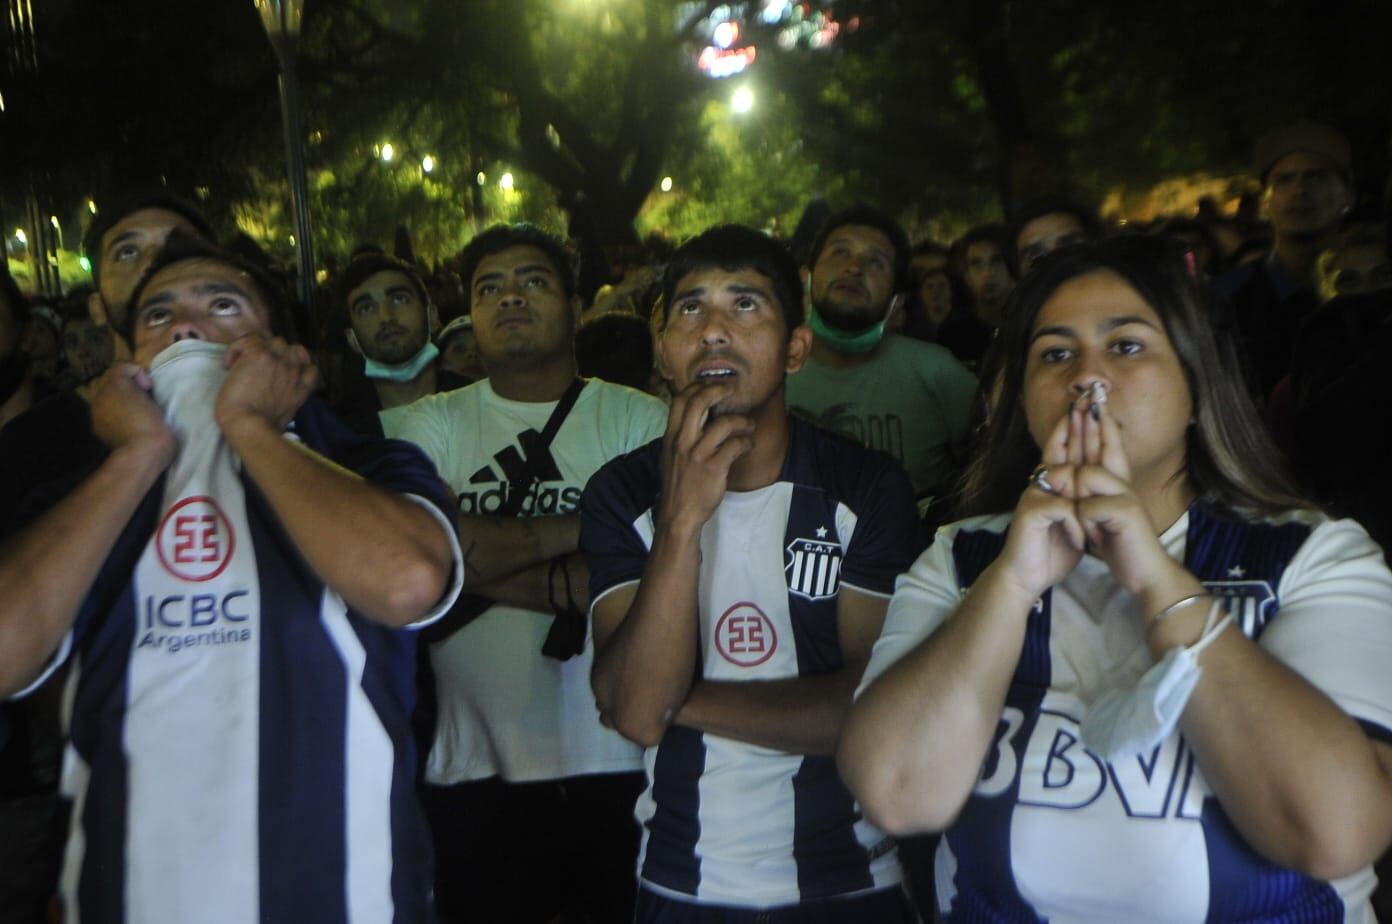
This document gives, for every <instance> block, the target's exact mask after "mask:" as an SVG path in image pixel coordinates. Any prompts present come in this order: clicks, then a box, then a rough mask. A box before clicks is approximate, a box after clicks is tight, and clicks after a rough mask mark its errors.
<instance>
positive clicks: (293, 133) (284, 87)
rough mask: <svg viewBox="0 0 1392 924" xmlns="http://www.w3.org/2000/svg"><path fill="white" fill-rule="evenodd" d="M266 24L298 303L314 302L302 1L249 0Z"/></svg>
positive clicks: (308, 305) (309, 303)
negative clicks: (275, 76)
mask: <svg viewBox="0 0 1392 924" xmlns="http://www.w3.org/2000/svg"><path fill="white" fill-rule="evenodd" d="M252 4H253V5H254V6H255V7H256V12H257V13H259V14H260V15H261V25H263V26H265V27H266V37H267V38H269V39H270V40H271V49H272V50H273V51H274V52H275V56H276V62H277V63H278V64H279V65H280V114H281V125H282V127H283V128H284V131H285V161H286V167H287V170H288V172H289V174H290V204H291V206H292V207H293V209H294V212H295V255H296V268H297V270H298V273H297V279H296V282H297V288H298V290H299V295H300V302H301V303H302V304H303V305H304V307H305V309H306V310H308V309H309V308H310V307H311V306H312V305H313V304H314V247H313V244H312V236H311V234H310V227H309V183H308V182H307V181H306V179H305V165H304V129H303V128H301V124H300V82H299V79H298V78H297V77H296V75H295V49H296V47H297V46H298V45H299V40H300V18H301V16H302V15H303V13H304V0H252Z"/></svg>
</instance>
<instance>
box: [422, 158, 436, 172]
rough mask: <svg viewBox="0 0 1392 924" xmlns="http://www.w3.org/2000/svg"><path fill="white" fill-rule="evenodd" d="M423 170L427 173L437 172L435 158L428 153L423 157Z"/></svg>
mask: <svg viewBox="0 0 1392 924" xmlns="http://www.w3.org/2000/svg"><path fill="white" fill-rule="evenodd" d="M421 170H423V171H424V172H426V173H434V172H435V158H434V157H432V156H431V155H429V154H427V155H425V156H424V157H422V158H421Z"/></svg>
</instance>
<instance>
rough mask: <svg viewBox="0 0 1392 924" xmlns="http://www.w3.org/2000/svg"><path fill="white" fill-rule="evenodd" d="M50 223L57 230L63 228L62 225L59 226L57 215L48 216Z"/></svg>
mask: <svg viewBox="0 0 1392 924" xmlns="http://www.w3.org/2000/svg"><path fill="white" fill-rule="evenodd" d="M48 223H49V224H51V225H53V227H55V228H61V227H62V225H60V224H58V216H57V215H50V216H48Z"/></svg>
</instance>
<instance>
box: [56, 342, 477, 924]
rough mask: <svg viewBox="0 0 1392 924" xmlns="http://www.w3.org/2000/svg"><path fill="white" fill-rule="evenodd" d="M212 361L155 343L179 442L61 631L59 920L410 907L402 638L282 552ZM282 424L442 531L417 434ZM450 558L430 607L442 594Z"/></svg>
mask: <svg viewBox="0 0 1392 924" xmlns="http://www.w3.org/2000/svg"><path fill="white" fill-rule="evenodd" d="M175 346H176V347H180V346H182V345H181V344H176V345H175ZM200 348H201V349H200ZM221 364H222V349H221V348H216V347H213V346H212V345H209V344H201V343H195V342H190V343H189V345H188V347H186V348H183V349H179V350H174V349H173V348H171V350H167V351H165V352H164V353H161V354H160V355H159V356H158V357H156V362H155V364H154V368H153V370H152V375H153V378H154V382H155V397H156V400H157V401H158V402H159V403H160V405H161V406H162V407H163V408H164V409H165V412H166V416H167V417H168V418H169V420H170V423H171V426H172V427H173V429H174V431H175V434H176V436H177V437H178V440H179V451H178V454H177V457H176V460H175V462H174V463H173V465H172V466H171V467H170V469H169V470H168V471H167V472H166V473H165V475H164V476H163V477H162V479H161V480H160V482H159V483H158V484H156V485H155V487H154V488H153V489H152V491H151V492H150V494H149V495H148V496H147V497H146V498H145V500H144V501H143V503H142V504H141V506H140V508H139V510H138V511H137V513H136V514H135V516H134V517H133V518H132V520H131V522H130V524H129V525H128V527H127V528H126V530H125V532H124V533H123V534H122V535H121V537H120V539H119V540H118V541H117V543H116V544H115V546H114V547H113V549H112V550H111V553H110V556H109V558H108V559H107V561H106V563H105V564H104V565H103V567H102V569H101V572H100V574H99V576H98V578H97V580H96V582H95V583H94V585H93V587H92V590H91V592H90V594H89V596H88V597H87V599H86V601H85V603H84V604H83V606H82V608H81V610H80V612H79V615H78V618H77V621H76V623H75V625H74V629H73V632H72V633H71V635H70V637H69V642H67V643H65V645H64V652H65V653H67V652H70V654H71V659H72V662H73V664H72V667H73V672H72V676H71V682H70V686H69V691H68V713H69V715H68V719H69V725H70V733H71V743H70V746H69V751H68V754H67V756H66V760H65V768H64V786H65V789H66V791H67V793H68V794H69V795H70V796H71V797H72V798H73V799H74V812H73V821H72V831H71V834H70V837H69V842H68V851H67V857H66V861H65V866H64V873H63V880H62V892H63V898H64V901H65V905H66V913H67V915H68V920H70V921H83V920H86V921H101V922H121V921H129V922H133V924H134V922H139V924H150V922H156V924H159V922H171V924H172V922H181V924H183V922H189V921H198V922H216V924H224V922H225V924H253V922H266V921H284V922H345V921H351V922H393V921H395V922H417V921H426V920H427V919H428V902H429V892H430V884H431V868H430V856H429V840H428V834H427V831H426V829H425V827H424V819H423V818H422V817H421V816H420V813H419V810H418V808H417V806H416V802H415V794H414V760H415V757H414V754H413V746H412V738H411V730H410V725H409V722H408V716H409V713H410V710H411V708H412V705H413V699H414V666H415V645H416V640H415V637H414V635H413V634H412V633H410V632H406V631H401V630H393V629H390V628H387V627H385V626H382V625H379V624H377V623H374V622H371V621H369V620H367V619H364V618H363V617H361V616H359V615H358V614H356V613H355V612H353V611H352V610H350V609H348V608H347V606H346V604H345V603H344V601H343V600H342V598H341V597H339V596H338V595H337V594H336V593H334V592H333V591H332V590H330V589H328V588H327V587H325V586H324V585H323V584H322V583H321V581H320V580H319V578H318V577H317V576H316V575H315V573H314V572H313V571H312V570H311V569H310V567H309V566H308V565H307V564H306V563H305V561H304V559H303V558H302V557H301V556H300V554H299V552H298V551H297V550H296V548H295V546H294V545H293V543H292V542H291V540H290V539H289V537H288V536H287V535H286V533H285V532H284V530H283V528H282V527H281V525H280V522H279V521H278V519H277V517H276V516H275V514H274V513H273V512H272V511H271V509H270V507H269V506H268V505H267V503H266V500H265V499H264V497H263V496H262V495H261V493H260V492H259V491H258V489H257V487H256V485H255V484H254V483H252V482H251V480H250V479H248V478H246V477H245V476H244V475H243V474H242V472H241V466H240V462H239V461H238V460H237V459H236V457H235V456H234V455H233V453H232V452H231V450H230V449H229V448H228V446H227V444H226V443H225V442H224V441H223V440H222V439H221V435H220V433H219V432H218V430H217V428H216V425H215V424H214V422H213V418H212V402H213V400H214V399H215V397H216V392H217V386H218V384H219V383H220V382H221V378H222V376H223V375H224V374H225V373H222V371H221ZM293 434H294V437H291V438H298V439H299V440H300V441H301V442H302V443H303V444H304V445H306V446H307V447H309V448H312V449H314V450H316V451H317V452H319V453H321V454H323V455H325V456H326V457H328V458H330V459H332V460H333V461H335V462H337V463H338V464H340V465H342V466H344V467H345V468H347V469H350V470H352V471H355V472H357V473H358V474H360V475H362V476H363V477H364V478H366V479H368V480H369V481H372V482H374V483H376V484H378V485H381V486H383V487H386V488H388V489H391V490H394V491H400V492H403V493H408V496H410V497H411V498H412V499H413V500H417V501H419V502H420V503H421V504H422V505H423V506H424V507H425V509H427V510H429V511H431V512H432V513H433V514H434V515H435V516H436V517H437V519H438V520H439V521H440V523H441V527H442V529H444V530H445V531H446V532H447V534H448V535H449V536H450V537H451V540H450V541H451V542H452V543H454V542H455V540H454V532H453V527H452V524H451V521H450V519H449V517H450V516H451V515H452V513H453V504H452V503H451V500H450V498H449V497H448V495H447V494H445V493H444V492H443V491H442V490H441V487H440V482H439V479H438V477H437V476H436V475H435V472H434V470H433V469H432V467H431V466H430V464H429V463H428V462H427V461H426V459H425V458H424V456H422V455H421V454H420V452H419V451H417V450H416V449H415V448H414V447H411V446H409V445H407V444H405V443H397V442H386V441H381V440H367V439H363V438H359V437H356V436H354V435H352V434H351V433H349V432H348V431H347V430H346V429H344V428H343V427H342V425H340V424H338V423H337V422H336V421H334V420H332V419H331V418H330V417H328V416H327V415H326V414H325V413H324V412H323V411H322V410H321V409H319V408H318V407H317V406H316V405H314V404H313V403H310V404H307V405H306V406H305V407H304V408H303V409H302V410H301V411H300V413H299V415H297V417H296V418H295V421H294V424H293ZM455 556H456V558H455V569H454V570H455V579H454V580H453V582H452V587H451V590H450V593H449V594H447V595H446V598H445V599H443V600H442V601H441V604H440V606H439V607H437V611H436V612H437V613H439V612H443V609H444V608H445V607H447V606H448V605H449V604H450V602H451V601H452V600H453V598H454V597H455V596H456V595H457V594H458V591H459V584H460V573H461V568H460V560H459V557H458V546H457V543H455ZM432 615H434V614H432ZM41 679H42V678H41Z"/></svg>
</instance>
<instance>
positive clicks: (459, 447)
mask: <svg viewBox="0 0 1392 924" xmlns="http://www.w3.org/2000/svg"><path fill="white" fill-rule="evenodd" d="M555 407H556V402H554V401H548V402H544V403H534V402H522V401H509V400H507V399H505V398H501V397H499V396H498V395H497V393H496V392H494V391H493V388H492V385H491V384H490V383H489V381H488V380H487V379H483V380H481V381H479V382H475V383H474V384H473V385H469V386H467V387H465V388H461V389H458V390H456V391H451V392H446V393H444V394H439V395H429V396H427V397H425V398H422V399H421V400H419V401H416V402H414V403H412V404H410V405H408V406H407V407H406V409H405V412H404V413H402V414H400V415H393V417H391V418H384V419H383V427H384V428H385V429H386V431H387V433H386V435H387V436H390V437H395V438H399V439H405V440H409V441H411V442H413V443H415V444H416V445H418V446H420V447H421V448H422V449H423V450H425V454H426V455H427V456H429V458H430V460H431V461H432V462H434V463H435V466H436V467H437V468H438V469H439V470H440V474H441V476H442V477H443V478H444V479H445V481H446V483H448V484H449V486H450V488H451V490H453V491H454V493H455V496H456V498H457V499H458V501H459V509H460V510H461V511H462V512H463V513H465V514H491V513H496V512H497V511H498V509H499V508H500V507H501V506H502V505H503V502H504V499H505V497H506V492H507V486H508V482H509V481H510V480H511V479H510V474H511V473H513V472H515V471H516V470H517V467H518V466H521V465H523V464H524V463H525V461H526V460H527V459H528V458H530V455H531V453H532V452H533V451H535V449H536V448H537V444H538V443H539V442H540V434H541V431H542V430H543V429H544V428H545V426H546V421H547V419H548V418H549V417H550V416H551V412H552V411H553V410H554V409H555ZM666 425H667V408H666V406H665V405H663V403H662V402H661V401H659V400H657V399H656V398H654V397H652V396H650V395H646V394H643V393H642V392H639V391H635V390H633V389H631V388H626V387H624V386H622V385H614V384H612V383H609V382H603V381H600V380H598V379H592V380H590V381H588V382H587V384H586V385H585V388H584V390H583V391H581V393H580V396H579V398H578V399H577V400H576V402H575V406H574V407H573V408H571V411H570V414H569V415H567V417H566V419H565V423H564V424H562V425H561V428H560V430H559V431H558V432H557V433H556V437H555V439H554V440H553V441H552V443H551V446H550V447H549V452H550V456H551V463H550V464H549V465H543V466H542V467H541V472H542V476H541V480H540V482H539V483H538V484H537V485H536V486H535V489H534V493H533V495H532V496H531V498H530V499H529V500H527V501H525V502H524V503H523V508H522V509H523V513H522V516H569V515H574V514H576V513H577V512H578V508H579V504H580V492H581V491H582V490H583V489H584V487H585V483H586V482H587V481H588V480H589V478H590V476H591V475H593V474H594V473H595V471H597V470H598V469H599V467H600V466H601V465H603V464H604V463H605V462H607V461H608V460H610V459H613V458H615V457H617V456H620V455H623V454H624V453H627V452H630V451H632V450H634V449H637V448H638V447H640V446H642V445H643V444H645V443H648V442H650V441H652V440H653V439H656V438H657V437H659V436H661V435H662V432H663V430H664V429H665V428H666ZM553 619H554V617H553V615H552V614H551V613H549V612H545V613H541V612H535V611H532V610H523V609H517V608H515V607H509V606H502V605H498V606H494V607H492V608H491V609H489V610H488V611H487V612H485V613H484V614H483V615H482V616H480V617H479V618H478V619H476V620H475V621H474V622H472V623H470V624H469V625H468V626H466V627H464V628H463V629H461V630H460V631H458V632H456V633H454V635H452V636H450V637H449V638H447V639H445V640H444V641H443V642H440V643H438V644H435V645H433V646H431V649H430V660H431V664H432V666H433V667H434V669H435V678H436V693H437V699H438V702H439V720H438V723H437V725H436V729H435V743H434V746H433V747H432V748H431V751H430V759H429V761H428V762H427V764H426V768H425V778H426V780H428V781H429V782H431V783H435V784H438V785H449V784H453V783H461V782H466V781H468V780H479V779H484V778H486V777H490V776H493V775H495V774H496V775H501V776H502V777H503V778H504V779H506V780H509V781H512V782H527V781H533V780H548V779H560V778H563V777H570V776H578V775H580V774H587V773H614V772H620V771H632V770H640V769H642V766H643V761H642V751H641V749H640V748H639V747H638V746H637V745H635V744H633V743H631V742H629V741H626V740H625V739H624V738H622V737H620V736H619V735H618V733H616V732H614V731H611V730H609V729H606V728H604V727H603V726H602V725H600V724H599V713H598V712H597V710H596V709H595V699H594V693H593V691H592V690H591V689H590V666H591V664H592V663H593V661H594V638H593V636H592V635H591V634H589V633H588V632H587V635H586V639H585V650H584V652H583V653H581V654H580V655H577V656H576V657H573V658H571V659H570V660H568V661H557V660H554V659H552V658H547V657H544V656H543V655H542V653H541V647H542V644H543V643H544V642H545V641H546V635H547V633H548V632H549V631H550V630H551V624H552V621H553Z"/></svg>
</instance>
